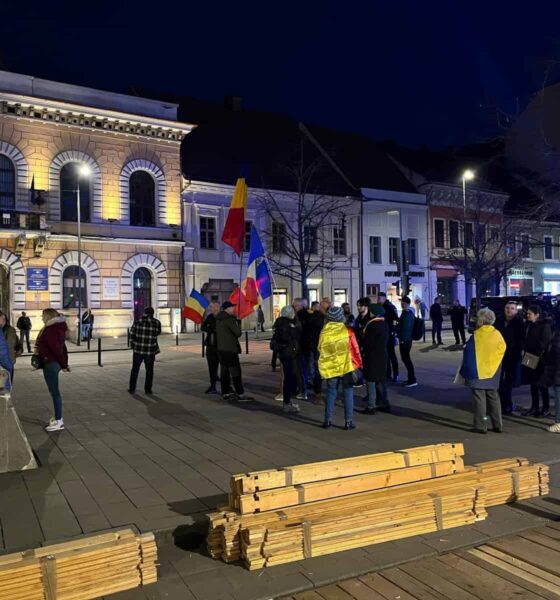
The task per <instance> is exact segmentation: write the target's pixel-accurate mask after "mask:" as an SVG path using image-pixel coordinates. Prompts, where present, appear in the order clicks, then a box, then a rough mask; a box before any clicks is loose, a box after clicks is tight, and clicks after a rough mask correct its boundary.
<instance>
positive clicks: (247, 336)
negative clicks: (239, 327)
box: [245, 331, 249, 354]
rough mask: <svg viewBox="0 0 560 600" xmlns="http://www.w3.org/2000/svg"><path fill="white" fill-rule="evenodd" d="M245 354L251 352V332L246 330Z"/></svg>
mask: <svg viewBox="0 0 560 600" xmlns="http://www.w3.org/2000/svg"><path fill="white" fill-rule="evenodd" d="M245 354H249V332H248V331H246V332H245Z"/></svg>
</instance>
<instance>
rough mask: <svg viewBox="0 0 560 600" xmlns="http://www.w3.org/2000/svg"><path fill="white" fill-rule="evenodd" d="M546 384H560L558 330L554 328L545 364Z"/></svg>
mask: <svg viewBox="0 0 560 600" xmlns="http://www.w3.org/2000/svg"><path fill="white" fill-rule="evenodd" d="M545 380H546V385H547V386H551V385H553V386H560V330H559V329H556V330H555V332H554V336H553V338H552V343H551V344H550V352H549V353H548V356H547V359H546V364H545Z"/></svg>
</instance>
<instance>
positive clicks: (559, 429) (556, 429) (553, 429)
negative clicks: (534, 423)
mask: <svg viewBox="0 0 560 600" xmlns="http://www.w3.org/2000/svg"><path fill="white" fill-rule="evenodd" d="M546 430H547V431H550V433H560V423H553V424H552V425H550V426H549V427H547V428H546Z"/></svg>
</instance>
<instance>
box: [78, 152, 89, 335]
mask: <svg viewBox="0 0 560 600" xmlns="http://www.w3.org/2000/svg"><path fill="white" fill-rule="evenodd" d="M90 174H91V168H90V167H89V165H87V164H85V163H83V164H81V165H80V166H79V167H78V177H77V180H76V204H77V217H78V332H77V333H78V335H77V339H76V344H77V345H78V346H80V345H81V341H82V222H81V217H82V213H81V204H80V179H81V178H84V179H85V178H88V177H89V176H90Z"/></svg>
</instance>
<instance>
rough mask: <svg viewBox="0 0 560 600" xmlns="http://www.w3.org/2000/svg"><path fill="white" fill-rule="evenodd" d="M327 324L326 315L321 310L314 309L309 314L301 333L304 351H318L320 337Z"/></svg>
mask: <svg viewBox="0 0 560 600" xmlns="http://www.w3.org/2000/svg"><path fill="white" fill-rule="evenodd" d="M324 324H325V315H324V314H323V313H322V312H321V311H320V310H314V311H313V312H312V313H310V314H308V315H307V318H306V320H305V321H304V323H303V329H302V333H301V349H302V352H304V353H305V352H317V348H318V347H319V337H320V336H321V330H322V329H323V326H324Z"/></svg>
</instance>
